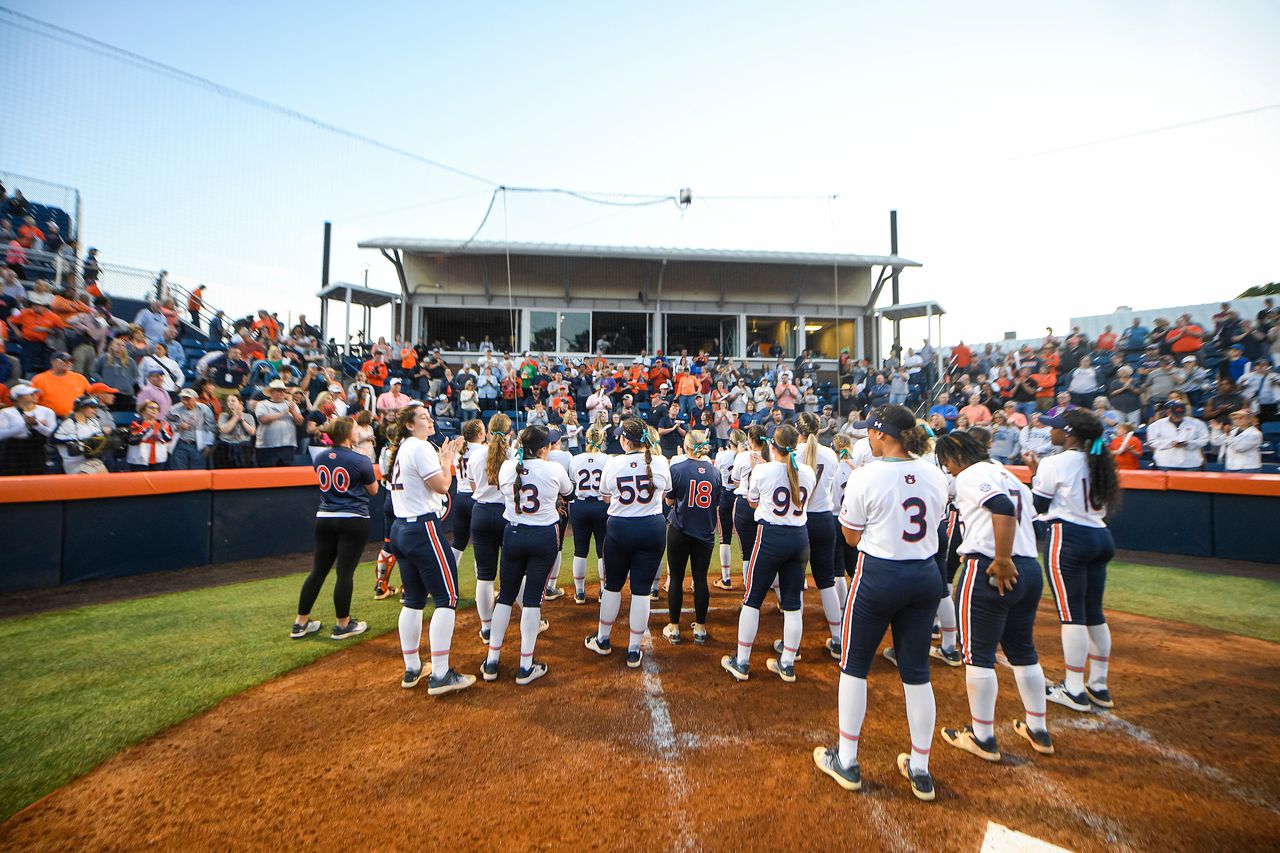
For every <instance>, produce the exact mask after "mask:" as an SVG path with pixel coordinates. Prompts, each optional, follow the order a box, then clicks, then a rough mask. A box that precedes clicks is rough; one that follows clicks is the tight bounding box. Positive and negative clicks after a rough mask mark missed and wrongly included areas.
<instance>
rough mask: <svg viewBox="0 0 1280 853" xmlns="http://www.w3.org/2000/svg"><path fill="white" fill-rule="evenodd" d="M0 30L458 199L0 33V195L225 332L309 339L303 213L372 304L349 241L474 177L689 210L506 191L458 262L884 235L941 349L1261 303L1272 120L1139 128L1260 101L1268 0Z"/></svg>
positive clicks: (650, 10)
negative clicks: (892, 234)
mask: <svg viewBox="0 0 1280 853" xmlns="http://www.w3.org/2000/svg"><path fill="white" fill-rule="evenodd" d="M4 8H6V9H10V10H13V11H16V12H19V13H22V14H26V15H31V16H34V17H37V18H40V19H41V20H43V21H47V22H49V23H51V24H54V25H57V26H59V27H64V28H66V29H69V30H73V31H75V32H77V33H81V34H84V35H87V36H89V37H91V38H93V39H96V40H98V41H100V42H104V43H106V44H107V45H111V46H113V47H115V48H120V49H123V50H125V51H129V52H131V53H133V54H137V55H138V56H140V57H145V58H146V59H147V60H152V61H154V62H156V63H162V64H164V65H168V66H172V67H175V68H178V69H181V70H182V71H183V72H187V73H189V74H191V75H196V76H198V77H201V78H206V79H207V80H209V81H212V82H213V83H216V84H219V85H220V86H223V87H227V89H230V90H237V91H239V92H242V93H246V94H247V95H250V96H252V97H254V98H258V99H261V100H263V101H266V102H270V103H272V104H276V105H280V106H282V107H285V108H287V109H288V110H291V111H293V112H294V113H296V114H300V115H301V116H304V117H310V118H312V119H315V120H317V121H319V122H322V123H326V124H328V125H331V126H334V127H338V128H343V129H346V130H349V131H352V132H354V133H356V134H359V135H360V136H362V137H365V138H367V139H371V140H377V141H378V142H380V143H383V145H385V146H390V147H393V148H396V149H400V150H403V151H406V152H411V153H412V154H414V155H417V156H418V157H420V158H425V159H426V160H430V161H434V162H437V163H441V164H447V165H449V166H451V167H454V168H456V169H457V170H460V171H462V172H465V173H468V174H469V175H471V176H473V177H465V176H462V175H458V174H454V173H451V172H449V171H446V170H444V169H440V168H435V167H433V166H430V165H427V164H426V163H424V162H422V160H420V159H414V158H411V157H406V156H402V155H400V154H396V153H393V152H391V151H389V150H387V149H386V148H382V147H378V146H376V145H373V144H369V143H366V142H362V141H359V140H356V139H353V138H351V137H348V136H343V135H341V134H339V133H336V132H333V131H331V130H327V129H324V128H322V127H318V126H317V125H316V124H314V123H312V122H310V121H308V120H306V119H305V118H299V117H296V116H293V115H286V114H284V113H282V112H278V111H273V110H271V109H267V108H264V107H261V106H258V105H253V104H249V103H246V102H244V101H242V100H237V99H236V98H234V97H229V96H228V95H227V94H226V93H225V92H222V91H218V90H215V89H213V88H211V87H209V86H205V85H201V84H199V83H192V82H191V81H189V80H186V79H182V78H179V77H177V76H175V75H173V74H171V73H169V72H167V71H164V70H162V69H159V68H157V67H153V66H147V65H144V64H142V63H141V62H138V61H134V62H129V61H121V59H120V58H119V57H118V55H116V54H114V53H113V52H111V51H109V50H107V49H105V48H103V47H101V46H89V45H86V44H85V43H81V42H77V41H76V40H74V39H69V38H67V37H65V36H63V35H55V36H54V37H50V35H49V33H48V32H47V31H43V30H41V29H40V28H39V27H38V26H34V25H32V24H31V23H30V22H27V21H23V20H22V19H18V18H15V17H14V16H12V15H8V14H4V13H0V78H2V79H6V80H9V81H11V84H10V85H8V86H6V87H5V94H4V95H2V96H0V104H5V107H6V108H5V110H4V114H5V115H6V116H21V117H22V119H23V121H24V124H25V126H26V127H27V128H30V129H31V130H32V132H29V133H26V134H15V133H13V132H12V130H9V131H7V132H6V134H5V136H4V139H3V141H0V172H15V173H19V174H23V175H34V176H37V177H41V178H45V179H47V180H50V181H54V182H57V183H62V184H68V185H71V186H74V187H76V188H78V189H79V190H80V191H81V193H82V195H83V198H84V206H85V214H84V221H83V225H84V236H85V238H86V239H87V240H88V241H89V242H91V243H93V244H94V245H97V246H99V247H100V249H101V252H102V255H103V257H104V258H105V259H106V260H113V261H117V262H120V263H126V264H130V265H134V266H139V267H143V268H148V269H155V268H159V267H165V268H167V269H169V270H170V271H171V274H172V275H173V277H174V278H175V279H177V280H179V281H182V282H184V283H193V282H196V281H201V282H204V283H206V284H208V286H209V291H208V294H207V295H208V297H209V301H210V302H211V303H212V304H213V305H216V306H219V307H225V308H227V310H229V311H231V312H232V313H241V312H244V311H248V310H252V309H255V308H257V307H271V308H275V309H277V310H279V311H280V312H281V314H282V315H285V314H296V313H297V312H298V311H305V312H307V313H308V315H309V316H311V317H313V318H314V317H315V316H316V315H318V313H319V311H318V307H317V303H316V300H315V298H314V294H315V291H316V290H317V289H318V284H319V280H320V254H321V253H320V247H321V233H322V223H323V222H324V221H325V220H330V221H332V222H333V223H334V252H333V268H332V273H331V278H332V279H333V280H346V281H355V282H361V281H363V280H364V276H365V275H366V272H367V274H368V276H369V279H368V280H369V282H370V283H371V284H372V285H374V286H381V287H386V288H388V289H394V288H395V287H396V285H395V278H394V274H393V272H392V270H391V267H390V266H389V265H388V264H387V263H386V261H384V260H383V259H382V258H381V257H379V256H378V255H377V253H375V252H369V251H361V250H358V249H357V248H356V246H355V244H356V243H357V242H358V241H359V240H362V239H368V238H373V237H383V236H407V237H446V238H449V237H455V238H458V239H464V238H466V237H467V236H469V235H470V234H471V233H472V232H473V231H474V230H475V228H476V226H477V225H478V224H479V223H480V220H481V217H482V215H483V213H484V210H485V207H486V205H487V204H488V202H489V198H490V195H491V193H492V189H493V186H494V185H495V184H499V183H502V184H507V185H510V186H526V187H562V188H571V189H576V190H585V191H598V192H616V193H640V194H653V195H665V194H671V193H675V192H676V191H677V190H678V189H679V188H681V187H690V188H691V189H692V190H693V192H694V201H693V204H691V205H690V207H689V209H688V210H687V211H686V212H685V213H684V214H683V215H681V214H680V213H679V212H677V211H676V209H675V207H674V206H672V205H663V206H653V207H646V208H619V207H604V206H599V205H592V204H587V203H584V202H581V201H575V200H572V199H568V198H563V197H552V196H546V195H528V194H510V195H508V197H507V203H506V205H505V209H504V206H503V205H502V204H501V203H499V204H498V205H497V206H496V208H495V212H494V215H493V216H491V217H490V219H489V221H488V223H487V224H486V226H485V229H484V230H483V231H482V232H481V234H480V237H481V238H482V239H491V240H501V239H504V238H509V239H511V240H527V241H552V242H574V243H607V244H617V245H646V246H651V245H672V246H701V247H709V248H753V249H776V250H792V249H794V250H824V251H840V252H851V253H866V254H887V253H888V250H889V237H888V211H889V210H890V209H896V210H897V211H898V217H899V218H898V221H899V232H900V252H901V254H902V255H903V256H905V257H908V258H911V259H913V260H917V261H920V262H922V263H923V264H924V267H923V268H922V269H919V270H909V271H907V272H906V273H904V274H903V276H902V300H903V301H904V302H914V301H922V300H926V299H931V300H935V301H937V302H939V303H941V305H942V306H943V307H944V308H945V309H946V311H947V312H948V313H947V317H946V319H945V321H944V328H943V331H944V338H945V339H946V340H947V341H952V340H954V339H956V338H960V337H962V338H965V339H967V340H969V341H986V340H992V339H998V338H999V337H1001V336H1002V334H1003V333H1005V332H1010V331H1011V332H1016V333H1017V335H1018V336H1019V337H1026V336H1030V335H1034V334H1036V333H1037V332H1039V331H1040V330H1041V329H1043V328H1044V327H1045V326H1047V325H1048V326H1055V327H1057V328H1062V327H1065V326H1066V324H1067V322H1068V319H1069V317H1071V316H1080V315H1088V314H1099V313H1105V312H1108V311H1111V310H1113V309H1114V308H1116V307H1117V306H1119V305H1132V306H1135V307H1152V308H1154V307H1159V306H1163V305H1177V304H1186V303H1197V302H1213V301H1219V300H1221V299H1227V298H1230V297H1232V296H1234V295H1236V294H1237V293H1239V292H1240V291H1241V290H1243V289H1245V288H1246V287H1249V286H1251V285H1254V284H1258V283H1263V282H1267V281H1275V280H1280V241H1277V239H1276V235H1277V232H1278V231H1280V228H1278V226H1280V212H1277V211H1278V209H1280V207H1278V206H1277V204H1276V199H1277V198H1280V166H1278V164H1280V156H1278V155H1280V109H1275V108H1272V109H1267V110H1262V111H1257V112H1252V113H1249V114H1247V115H1241V116H1236V117H1232V118H1226V119H1222V120H1216V121H1207V122H1200V123H1195V124H1190V125H1188V126H1185V127H1181V128H1177V129H1173V130H1167V131H1161V132H1155V133H1143V132H1144V131H1149V130H1152V129H1156V128H1162V127H1165V126H1168V125H1175V124H1182V123H1186V122H1197V121H1198V120H1201V119H1206V118H1211V117H1215V116H1221V115H1225V114H1230V113H1235V112H1240V111H1246V110H1256V109H1257V108H1260V107H1268V106H1275V105H1280V62H1277V61H1276V59H1275V45H1276V44H1277V43H1280V4H1276V3H1274V2H1217V3H1212V4H1209V3H1203V2H1124V3H1116V2H1078V3H1071V4H1026V3H1014V2H983V3H975V4H955V3H946V2H937V3H930V2H906V3H899V4H882V3H862V2H842V3H805V4H790V5H788V6H786V7H783V6H780V5H777V4H764V3H688V2H685V3H665V2H655V3H649V4H637V5H633V6H628V5H624V4H593V3H543V4H516V3H510V4H507V3H473V4H465V5H464V4H423V3H410V2H398V0H388V2H383V3H380V4H376V6H374V7H371V8H369V7H361V6H359V5H357V4H350V3H342V4H338V3H325V2H313V3H305V4H304V3H294V2H279V3H273V4H249V3H244V2H238V0H233V2H225V3H219V4H201V5H195V4H192V5H191V6H190V7H187V6H185V5H183V4H179V5H177V6H175V5H174V4H172V3H163V4H162V3H159V2H150V0H132V2H130V0H123V2H113V3H110V4H103V3H89V2H81V0H64V2H62V3H60V4H56V5H55V4H48V3H34V2H21V0H9V2H7V3H5V4H4ZM1135 134H1137V135H1135ZM1116 137H1122V138H1120V139H1115V138H1116ZM1102 140H1112V141H1102ZM1091 143H1098V144H1091ZM1064 149H1065V150H1064ZM18 186H21V185H20V184H19V185H18ZM10 188H11V189H12V188H13V187H10ZM29 194H30V193H29ZM729 196H751V197H753V198H748V199H741V198H738V199H734V198H726V197H729ZM263 303H269V304H266V305H263ZM918 334H923V329H920V328H908V329H907V330H905V331H904V338H907V339H908V341H910V338H911V336H912V335H918Z"/></svg>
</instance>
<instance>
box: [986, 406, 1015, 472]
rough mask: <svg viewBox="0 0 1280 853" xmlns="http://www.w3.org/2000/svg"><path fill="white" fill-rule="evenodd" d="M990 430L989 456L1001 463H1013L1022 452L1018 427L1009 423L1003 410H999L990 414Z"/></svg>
mask: <svg viewBox="0 0 1280 853" xmlns="http://www.w3.org/2000/svg"><path fill="white" fill-rule="evenodd" d="M990 430H991V451H990V452H991V458H992V459H994V460H996V461H997V462H999V463H1000V464H1001V465H1011V464H1013V463H1015V462H1016V461H1017V460H1018V458H1019V456H1020V454H1021V452H1022V451H1021V447H1022V443H1021V441H1020V440H1019V431H1018V428H1017V427H1015V426H1013V425H1012V424H1010V423H1009V419H1008V417H1006V416H1005V413H1004V412H1003V411H999V412H996V413H995V414H993V415H992V416H991V426H990Z"/></svg>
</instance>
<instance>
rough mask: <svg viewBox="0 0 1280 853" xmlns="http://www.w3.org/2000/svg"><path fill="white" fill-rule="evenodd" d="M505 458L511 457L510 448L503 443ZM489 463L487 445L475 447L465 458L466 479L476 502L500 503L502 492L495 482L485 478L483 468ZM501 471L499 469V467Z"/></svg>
mask: <svg viewBox="0 0 1280 853" xmlns="http://www.w3.org/2000/svg"><path fill="white" fill-rule="evenodd" d="M503 449H504V451H505V452H506V455H507V459H510V458H511V449H510V448H508V447H506V445H503ZM488 465H489V446H488V445H483V446H481V447H477V448H476V449H475V451H474V452H473V453H472V454H471V455H470V456H469V457H468V458H467V479H468V480H470V481H471V497H472V498H473V499H474V500H475V502H476V503H481V504H500V503H502V502H503V499H502V492H500V491H499V490H498V484H497V483H490V482H488V481H487V480H486V479H485V468H487V467H488ZM499 473H501V469H499Z"/></svg>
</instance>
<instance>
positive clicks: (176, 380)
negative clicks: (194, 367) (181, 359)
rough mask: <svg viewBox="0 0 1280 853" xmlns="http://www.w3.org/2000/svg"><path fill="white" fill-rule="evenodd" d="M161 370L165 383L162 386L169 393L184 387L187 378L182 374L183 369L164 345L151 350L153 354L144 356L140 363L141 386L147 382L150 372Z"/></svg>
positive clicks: (139, 380)
mask: <svg viewBox="0 0 1280 853" xmlns="http://www.w3.org/2000/svg"><path fill="white" fill-rule="evenodd" d="M157 367H158V368H160V370H161V371H162V372H163V374H164V375H163V382H162V383H161V386H162V387H163V388H164V390H166V391H168V392H169V393H175V392H177V390H178V389H179V388H181V387H182V383H183V381H184V380H185V377H184V376H183V374H182V368H181V367H179V366H178V363H177V362H176V361H174V360H173V359H172V358H170V357H169V348H168V347H166V346H165V345H164V344H162V343H157V344H155V345H154V346H153V347H152V348H151V352H150V353H148V354H147V355H144V356H143V357H142V359H141V360H140V361H139V362H138V382H139V384H141V383H142V382H144V381H145V380H146V377H147V375H148V374H149V373H150V371H152V370H155V369H156V368H157Z"/></svg>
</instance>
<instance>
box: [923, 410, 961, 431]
mask: <svg viewBox="0 0 1280 853" xmlns="http://www.w3.org/2000/svg"><path fill="white" fill-rule="evenodd" d="M956 419H957V420H959V416H957V418H956ZM928 424H929V429H931V430H933V434H934V435H946V434H947V433H949V432H951V428H950V427H949V426H947V419H946V418H944V417H943V416H942V414H941V413H939V412H934V413H933V414H931V415H929V420H928Z"/></svg>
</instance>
